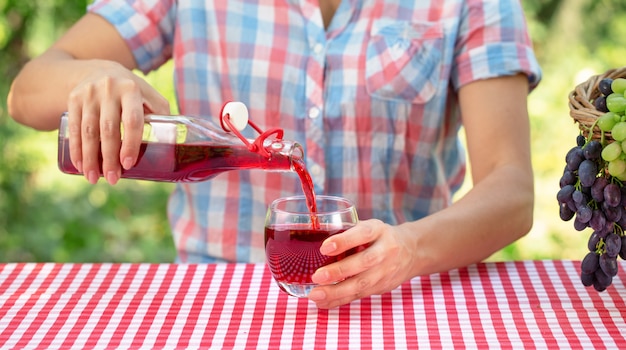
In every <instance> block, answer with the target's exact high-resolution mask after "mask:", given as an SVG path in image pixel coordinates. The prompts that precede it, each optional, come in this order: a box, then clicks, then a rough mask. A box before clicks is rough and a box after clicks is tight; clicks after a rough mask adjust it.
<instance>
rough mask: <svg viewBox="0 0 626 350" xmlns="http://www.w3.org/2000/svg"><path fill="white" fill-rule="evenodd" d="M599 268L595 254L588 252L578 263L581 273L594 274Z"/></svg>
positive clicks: (598, 261) (597, 257)
mask: <svg viewBox="0 0 626 350" xmlns="http://www.w3.org/2000/svg"><path fill="white" fill-rule="evenodd" d="M599 267H600V259H599V256H598V254H596V253H595V252H589V253H587V255H585V257H584V258H583V261H582V262H581V263H580V269H581V270H582V272H583V273H594V272H596V270H597V269H598V268H599Z"/></svg>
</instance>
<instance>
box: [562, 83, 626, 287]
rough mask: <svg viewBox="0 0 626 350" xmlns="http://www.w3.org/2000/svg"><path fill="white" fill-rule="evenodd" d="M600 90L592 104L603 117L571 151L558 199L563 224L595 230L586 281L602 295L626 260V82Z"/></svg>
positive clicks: (584, 262)
mask: <svg viewBox="0 0 626 350" xmlns="http://www.w3.org/2000/svg"><path fill="white" fill-rule="evenodd" d="M598 89H599V90H600V96H599V97H598V98H596V99H595V100H594V101H593V102H594V106H595V108H596V109H597V110H599V111H601V112H604V114H603V115H601V116H600V117H599V118H598V119H597V120H596V122H595V123H594V125H592V126H591V127H590V128H589V130H587V131H588V132H587V135H588V136H587V137H585V136H584V133H581V134H580V135H578V136H577V138H576V146H574V147H572V148H571V149H570V150H569V151H568V152H567V155H566V156H565V163H566V164H565V169H564V170H563V175H562V176H561V179H560V181H559V186H560V189H559V191H558V192H557V196H556V197H557V201H558V203H559V215H560V217H561V219H562V220H564V221H570V220H572V219H573V220H574V222H573V225H574V228H575V229H576V230H577V231H583V230H585V229H586V228H591V229H592V233H591V235H590V237H589V241H588V244H587V246H588V249H589V252H588V253H587V255H586V256H585V257H584V258H583V260H582V263H581V281H582V283H583V285H585V286H587V287H590V286H593V287H594V288H595V289H596V290H597V291H599V292H601V291H604V290H605V289H606V288H608V287H609V286H610V285H611V284H612V282H613V277H614V276H615V275H617V272H618V264H617V258H618V257H621V258H622V259H626V237H625V231H624V230H625V229H626V95H625V92H626V79H624V78H617V79H610V78H605V79H603V80H601V81H600V83H599V86H598ZM596 127H597V128H599V129H600V130H601V131H602V133H601V136H600V138H599V139H593V130H594V128H596Z"/></svg>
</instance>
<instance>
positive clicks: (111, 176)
mask: <svg viewBox="0 0 626 350" xmlns="http://www.w3.org/2000/svg"><path fill="white" fill-rule="evenodd" d="M117 180H119V177H118V176H117V172H115V171H112V170H111V171H109V172H107V182H108V183H110V184H111V185H115V184H116V183H117Z"/></svg>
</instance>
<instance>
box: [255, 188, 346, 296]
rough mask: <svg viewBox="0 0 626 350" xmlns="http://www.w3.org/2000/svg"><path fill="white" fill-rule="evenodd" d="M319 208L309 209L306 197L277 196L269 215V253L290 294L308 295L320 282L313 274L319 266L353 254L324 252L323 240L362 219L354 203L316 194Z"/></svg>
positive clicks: (277, 277) (279, 279)
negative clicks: (325, 253) (316, 282)
mask: <svg viewBox="0 0 626 350" xmlns="http://www.w3.org/2000/svg"><path fill="white" fill-rule="evenodd" d="M315 203H316V206H317V208H316V210H315V212H312V211H310V210H309V205H308V203H307V200H306V197H305V196H293V197H285V198H279V199H276V200H275V201H273V202H272V203H271V205H270V206H269V208H268V210H267V216H266V218H265V254H266V259H267V264H268V266H269V268H270V271H271V273H272V276H273V278H274V280H275V281H276V282H277V283H278V286H279V287H280V288H281V289H282V290H283V291H285V292H287V293H288V294H289V295H292V296H295V297H300V298H303V297H306V296H307V295H308V294H309V292H310V291H311V289H313V288H314V287H315V286H316V284H315V283H313V281H311V276H312V275H313V273H314V272H315V270H317V269H318V268H320V267H322V266H325V265H328V264H331V263H333V262H336V261H338V260H341V259H343V258H345V257H346V256H348V255H351V254H353V253H354V252H355V251H356V248H355V249H351V250H350V251H348V252H345V253H343V254H340V255H339V256H326V255H323V254H321V253H320V246H321V245H322V242H323V241H324V240H325V239H326V238H328V237H330V236H332V235H336V234H338V233H341V232H344V231H345V230H347V229H349V228H350V227H352V226H354V225H356V223H357V222H358V217H357V212H356V208H355V206H354V204H353V203H352V202H351V201H349V200H348V199H345V198H341V197H334V196H316V198H315Z"/></svg>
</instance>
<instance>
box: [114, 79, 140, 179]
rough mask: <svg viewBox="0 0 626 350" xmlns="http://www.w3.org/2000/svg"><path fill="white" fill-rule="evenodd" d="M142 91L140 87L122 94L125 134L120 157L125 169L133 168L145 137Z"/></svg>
mask: <svg viewBox="0 0 626 350" xmlns="http://www.w3.org/2000/svg"><path fill="white" fill-rule="evenodd" d="M138 101H142V98H141V92H140V90H139V88H138V87H135V88H133V89H131V90H129V91H128V92H127V93H125V94H124V95H123V96H122V106H121V108H122V115H121V117H122V121H121V122H122V125H123V128H124V136H123V138H122V144H121V148H120V151H119V155H118V157H119V158H118V159H119V162H120V163H121V164H122V166H123V167H124V169H126V170H128V169H130V168H132V167H133V166H134V165H135V164H136V163H137V159H138V157H139V149H140V147H141V141H142V137H143V126H144V112H143V105H142V104H141V103H138Z"/></svg>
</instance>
